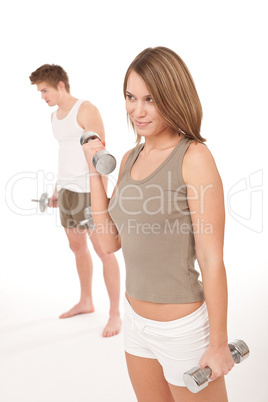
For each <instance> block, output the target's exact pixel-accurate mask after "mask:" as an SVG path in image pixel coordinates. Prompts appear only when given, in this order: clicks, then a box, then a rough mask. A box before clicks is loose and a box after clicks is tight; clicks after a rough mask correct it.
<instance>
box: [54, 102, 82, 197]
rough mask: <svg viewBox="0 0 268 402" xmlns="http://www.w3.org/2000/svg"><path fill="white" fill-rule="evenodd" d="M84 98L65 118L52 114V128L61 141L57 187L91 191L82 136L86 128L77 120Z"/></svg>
mask: <svg viewBox="0 0 268 402" xmlns="http://www.w3.org/2000/svg"><path fill="white" fill-rule="evenodd" d="M83 102H84V100H78V101H77V102H76V103H75V104H74V106H73V107H72V109H71V110H70V112H69V113H68V114H67V116H66V117H64V119H58V117H57V110H56V111H54V112H53V114H52V130H53V134H54V137H55V138H56V139H57V140H58V142H59V159H58V176H57V187H58V189H60V188H66V189H68V190H71V191H75V192H77V193H87V192H90V184H89V171H88V165H87V162H86V158H85V156H84V152H83V150H82V147H81V145H80V137H81V135H82V134H83V133H84V132H85V130H84V129H83V128H82V127H80V126H79V124H78V122H77V115H78V110H79V107H80V106H81V104H82V103H83Z"/></svg>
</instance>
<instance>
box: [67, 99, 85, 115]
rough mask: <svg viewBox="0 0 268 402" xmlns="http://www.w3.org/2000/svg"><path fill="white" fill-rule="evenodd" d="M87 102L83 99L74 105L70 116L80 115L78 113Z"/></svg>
mask: <svg viewBox="0 0 268 402" xmlns="http://www.w3.org/2000/svg"><path fill="white" fill-rule="evenodd" d="M84 102H85V101H84V100H83V99H78V101H77V102H76V103H75V104H74V106H73V108H72V110H71V111H70V113H69V114H70V115H75V116H77V115H78V111H79V108H80V106H81V105H82V103H84Z"/></svg>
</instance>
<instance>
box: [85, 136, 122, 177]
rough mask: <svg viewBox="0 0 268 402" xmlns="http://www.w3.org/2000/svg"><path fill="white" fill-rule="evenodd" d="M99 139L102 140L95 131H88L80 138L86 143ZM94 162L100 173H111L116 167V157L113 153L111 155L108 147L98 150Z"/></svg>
mask: <svg viewBox="0 0 268 402" xmlns="http://www.w3.org/2000/svg"><path fill="white" fill-rule="evenodd" d="M95 139H98V140H100V141H101V138H100V136H99V135H98V134H97V133H95V132H94V131H87V132H86V133H84V134H83V135H82V136H81V138H80V144H81V145H84V144H86V143H87V142H89V141H92V140H95ZM92 163H93V165H94V167H95V169H96V170H97V172H99V173H100V174H104V175H105V174H109V173H111V172H113V171H114V169H115V167H116V159H115V157H114V156H113V155H111V154H110V153H109V152H108V151H106V149H103V150H102V151H99V152H97V153H96V154H95V155H94V156H93V158H92Z"/></svg>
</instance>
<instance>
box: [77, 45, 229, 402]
mask: <svg viewBox="0 0 268 402" xmlns="http://www.w3.org/2000/svg"><path fill="white" fill-rule="evenodd" d="M124 96H125V99H126V110H127V114H128V118H129V119H130V122H131V124H132V127H133V128H134V131H135V132H136V134H137V146H136V147H135V148H134V149H132V150H130V151H128V152H127V153H126V154H125V155H124V157H123V159H122V162H121V166H120V171H119V178H118V182H117V185H116V187H115V190H114V192H113V195H112V197H111V201H110V203H109V205H108V199H107V196H106V193H105V190H104V188H103V184H102V180H101V176H100V175H99V174H98V173H97V172H96V170H95V168H94V166H93V165H92V157H93V155H94V154H95V153H96V152H98V151H99V150H101V149H103V148H104V143H103V144H102V143H100V141H98V140H95V141H92V142H90V143H88V144H85V145H84V146H83V150H84V153H85V156H86V159H87V162H88V166H89V170H90V173H91V179H90V180H91V197H92V198H91V203H92V204H91V206H92V211H93V219H94V223H95V229H96V233H97V236H98V240H99V242H100V245H101V247H102V249H103V251H104V252H105V253H113V252H115V251H117V250H119V249H120V248H121V247H122V252H123V255H124V258H125V265H126V299H125V319H124V334H125V335H124V336H125V352H126V361H127V366H128V371H129V375H130V379H131V382H132V385H133V388H134V391H135V393H136V396H137V399H138V401H139V402H150V401H152V402H158V401H159V402H164V401H165V402H169V401H183V402H190V401H206V402H215V401H217V402H226V401H227V393H226V388H225V382H224V375H226V374H227V373H228V372H229V371H230V370H231V368H232V367H233V365H234V363H233V359H232V356H231V353H230V351H229V348H228V343H227V283H226V273H225V267H224V263H223V240H224V197H223V188H222V183H221V179H220V176H219V173H218V171H217V167H216V164H215V162H214V159H213V157H212V155H211V153H210V151H209V149H208V148H207V147H206V146H205V145H204V141H205V139H204V138H202V136H201V135H200V126H201V119H202V108H201V104H200V101H199V98H198V95H197V92H196V89H195V85H194V82H193V80H192V77H191V75H190V73H189V71H188V69H187V67H186V65H185V64H184V62H183V61H182V60H181V58H180V57H179V56H178V55H177V54H176V53H175V52H173V51H172V50H170V49H168V48H164V47H156V48H148V49H145V50H144V51H143V52H141V53H140V54H139V55H138V56H137V57H136V58H135V59H134V61H133V62H132V63H131V65H130V66H129V68H128V70H127V72H126V76H125V80H124ZM141 137H144V140H145V141H144V143H140V139H141ZM196 259H197V261H198V263H199V267H200V270H201V273H202V283H201V282H200V281H199V280H198V276H199V274H198V272H197V271H196V270H195V265H194V263H195V260H196ZM194 366H200V367H201V368H203V367H205V366H209V367H210V368H211V369H212V375H211V377H210V379H211V380H213V381H211V382H210V383H209V385H208V387H207V388H205V389H204V390H202V391H201V392H200V393H198V394H192V393H191V392H190V391H189V390H188V389H187V388H186V387H185V384H184V383H183V373H184V372H186V371H187V370H189V369H191V368H192V367H194Z"/></svg>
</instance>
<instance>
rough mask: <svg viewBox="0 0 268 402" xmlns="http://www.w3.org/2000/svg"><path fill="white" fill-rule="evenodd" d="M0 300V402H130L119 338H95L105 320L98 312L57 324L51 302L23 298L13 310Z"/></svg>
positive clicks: (130, 389)
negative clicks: (0, 308) (0, 310)
mask: <svg viewBox="0 0 268 402" xmlns="http://www.w3.org/2000/svg"><path fill="white" fill-rule="evenodd" d="M21 292H22V290H21ZM2 297H4V304H3V303H1V305H2V306H5V309H4V312H3V309H2V312H1V327H2V328H1V335H0V337H1V343H0V354H1V363H0V378H1V380H0V382H1V386H0V401H1V402H89V401H92V402H98V401H111V402H132V401H133V402H134V401H136V398H135V396H134V393H133V390H132V387H131V384H130V381H129V378H128V374H127V368H126V365H125V358H124V352H123V334H122V332H121V333H120V334H119V335H117V336H115V337H112V338H102V336H101V333H102V329H103V327H104V325H105V323H106V320H107V313H106V312H105V311H104V308H103V306H102V307H101V309H100V310H99V311H96V312H95V313H93V314H86V315H79V316H76V317H73V318H71V319H65V320H60V319H58V318H57V314H56V313H57V311H55V305H54V306H53V303H52V302H51V301H50V302H48V303H45V302H44V303H42V302H40V300H39V301H37V302H36V303H34V300H33V299H32V300H31V298H27V296H26V297H25V296H24V298H22V299H21V300H23V302H22V303H20V304H18V302H16V303H14V302H12V300H8V299H7V297H5V296H4V295H3V294H2V296H1V298H2ZM17 300H18V298H17ZM62 304H63V303H62V302H60V303H59V305H60V306H61V305H62ZM65 304H66V303H65Z"/></svg>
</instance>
